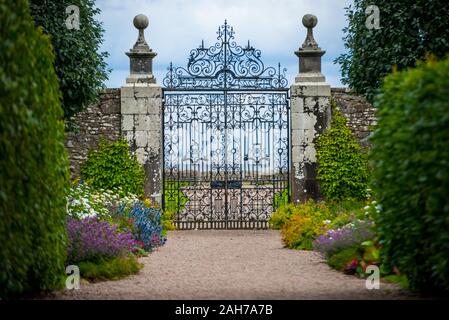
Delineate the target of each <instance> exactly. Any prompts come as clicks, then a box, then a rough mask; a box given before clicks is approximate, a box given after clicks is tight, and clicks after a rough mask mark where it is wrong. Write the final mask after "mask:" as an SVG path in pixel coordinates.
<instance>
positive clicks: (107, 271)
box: [78, 255, 143, 281]
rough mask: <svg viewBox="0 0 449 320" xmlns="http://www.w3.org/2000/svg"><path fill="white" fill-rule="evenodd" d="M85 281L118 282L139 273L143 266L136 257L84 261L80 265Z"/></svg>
mask: <svg viewBox="0 0 449 320" xmlns="http://www.w3.org/2000/svg"><path fill="white" fill-rule="evenodd" d="M78 267H79V268H80V274H81V277H82V278H83V279H86V280H89V281H101V280H118V279H120V278H123V277H126V276H128V275H131V274H135V273H138V272H139V270H140V269H142V267H143V265H142V264H141V263H139V262H138V261H137V258H136V257H135V256H134V255H129V256H128V257H117V258H112V259H107V260H103V259H102V260H99V261H96V262H93V261H82V262H79V263H78Z"/></svg>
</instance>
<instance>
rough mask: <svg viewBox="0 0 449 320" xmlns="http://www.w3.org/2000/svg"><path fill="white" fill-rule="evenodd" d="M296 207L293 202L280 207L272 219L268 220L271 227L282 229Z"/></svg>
mask: <svg viewBox="0 0 449 320" xmlns="http://www.w3.org/2000/svg"><path fill="white" fill-rule="evenodd" d="M294 209H295V205H294V204H292V203H288V204H286V205H283V206H281V207H279V209H277V210H276V211H275V212H274V213H273V214H272V215H271V217H270V220H269V221H268V223H269V225H270V228H271V229H275V230H279V229H281V228H282V227H283V226H284V224H286V223H287V222H288V221H289V220H290V218H291V216H292V214H293V211H294Z"/></svg>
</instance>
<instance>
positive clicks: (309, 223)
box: [281, 200, 334, 250]
mask: <svg viewBox="0 0 449 320" xmlns="http://www.w3.org/2000/svg"><path fill="white" fill-rule="evenodd" d="M332 218H334V216H333V214H332V212H331V211H330V210H329V208H328V207H327V206H326V205H325V204H323V203H315V202H314V201H312V200H309V201H308V202H306V203H304V204H300V205H297V206H295V207H294V208H293V213H292V215H291V216H290V219H289V220H288V222H287V223H285V224H284V226H283V227H282V231H281V234H282V240H283V242H284V244H285V246H286V247H288V248H292V249H302V250H311V249H312V243H313V240H315V239H316V237H318V236H319V235H320V234H321V233H322V232H323V230H324V228H325V225H326V223H330V219H332Z"/></svg>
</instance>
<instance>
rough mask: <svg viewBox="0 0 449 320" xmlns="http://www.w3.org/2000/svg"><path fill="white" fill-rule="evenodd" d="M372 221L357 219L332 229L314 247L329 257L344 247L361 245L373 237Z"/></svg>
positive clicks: (316, 241) (319, 238) (320, 237)
mask: <svg viewBox="0 0 449 320" xmlns="http://www.w3.org/2000/svg"><path fill="white" fill-rule="evenodd" d="M372 228H373V224H372V222H371V221H366V220H355V221H354V222H351V223H349V224H347V225H345V226H343V227H342V228H338V229H330V230H328V231H326V233H324V234H322V235H320V236H319V237H318V238H317V239H316V240H315V241H314V243H313V249H314V250H316V251H318V252H320V253H322V254H323V255H324V256H326V257H329V256H331V255H333V254H335V253H336V252H338V251H341V250H343V249H346V248H349V247H353V246H357V245H360V244H361V243H362V242H364V241H366V240H369V239H372V238H373V237H374V232H373V230H372Z"/></svg>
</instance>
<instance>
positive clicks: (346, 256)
mask: <svg viewBox="0 0 449 320" xmlns="http://www.w3.org/2000/svg"><path fill="white" fill-rule="evenodd" d="M362 257H363V251H362V250H361V248H360V246H358V245H357V246H353V247H348V248H345V249H343V250H340V251H338V252H336V253H334V254H333V255H331V256H330V257H329V258H328V260H327V263H328V265H329V266H330V267H332V268H334V269H337V270H339V271H345V272H346V273H349V274H355V273H356V272H357V267H358V266H359V261H360V260H362Z"/></svg>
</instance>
